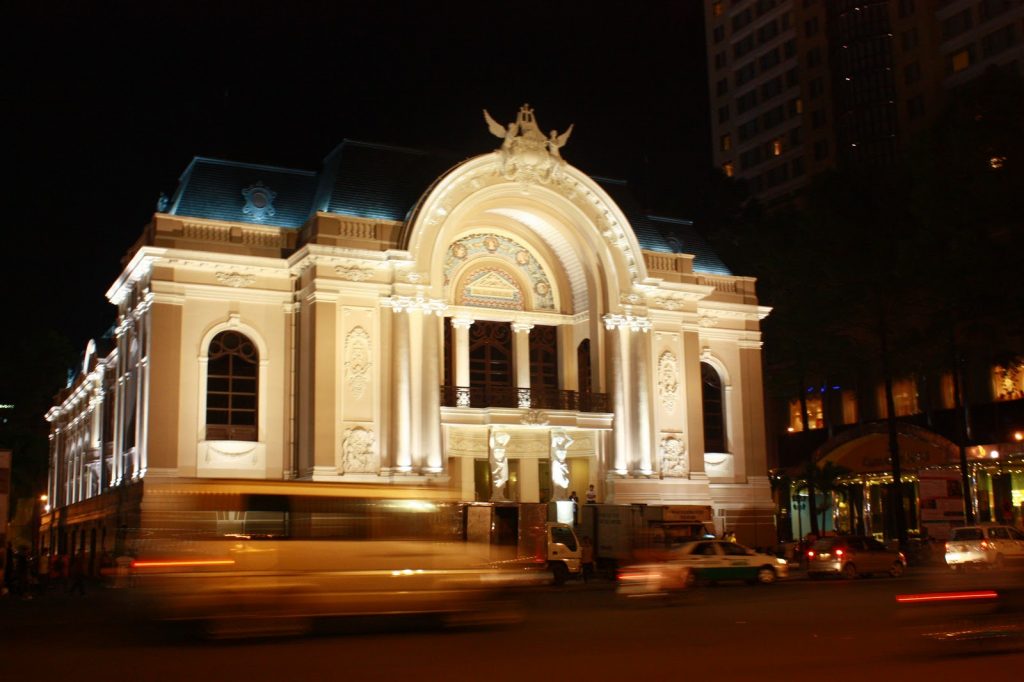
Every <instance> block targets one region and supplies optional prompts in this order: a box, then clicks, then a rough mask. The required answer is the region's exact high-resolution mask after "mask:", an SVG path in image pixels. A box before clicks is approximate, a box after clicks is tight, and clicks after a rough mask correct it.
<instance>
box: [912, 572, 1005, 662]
mask: <svg viewBox="0 0 1024 682" xmlns="http://www.w3.org/2000/svg"><path fill="white" fill-rule="evenodd" d="M896 602H897V604H898V605H899V611H898V612H897V617H898V620H899V622H900V624H901V627H902V631H903V634H904V638H903V639H904V641H909V643H910V644H911V645H912V646H913V644H914V642H915V641H916V643H917V645H918V646H923V647H925V648H924V650H923V651H922V653H925V654H927V655H934V654H938V655H940V656H943V657H948V656H955V655H976V654H986V655H990V654H993V653H997V652H1010V651H1021V650H1024V618H1022V614H1024V590H1022V589H1021V587H1020V586H1019V585H1010V586H1001V587H993V588H981V589H967V590H959V591H952V592H925V593H918V594H900V595H897V596H896ZM907 637H910V638H912V639H910V640H908V639H907ZM1011 674H1012V673H1011Z"/></svg>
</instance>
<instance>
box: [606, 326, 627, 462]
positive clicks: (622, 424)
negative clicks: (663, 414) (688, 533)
mask: <svg viewBox="0 0 1024 682" xmlns="http://www.w3.org/2000/svg"><path fill="white" fill-rule="evenodd" d="M605 328H606V329H607V330H608V358H609V359H610V362H611V385H612V386H611V388H612V390H611V397H612V405H611V407H612V413H613V414H614V415H615V417H614V421H613V422H612V432H613V436H614V440H613V443H612V460H611V465H612V466H611V469H610V471H609V472H608V473H613V474H616V475H619V476H625V475H626V474H627V473H628V471H629V469H628V464H627V461H626V454H627V451H628V449H629V443H628V442H627V439H626V435H627V433H628V424H627V419H628V414H627V405H626V384H625V382H626V364H625V363H624V362H623V346H624V344H623V338H622V335H623V332H622V330H621V329H619V328H618V327H617V326H614V325H613V326H607V322H606V327H605Z"/></svg>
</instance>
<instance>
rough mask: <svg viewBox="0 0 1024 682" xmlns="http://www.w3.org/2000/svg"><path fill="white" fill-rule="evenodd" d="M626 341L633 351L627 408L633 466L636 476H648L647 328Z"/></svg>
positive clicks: (633, 334)
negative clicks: (629, 406)
mask: <svg viewBox="0 0 1024 682" xmlns="http://www.w3.org/2000/svg"><path fill="white" fill-rule="evenodd" d="M631 333H632V338H630V342H631V344H632V346H633V352H632V353H631V354H630V359H631V361H632V363H633V366H632V371H631V374H632V375H633V381H632V382H631V386H630V388H631V389H632V393H633V395H632V396H631V399H630V405H631V406H632V408H633V442H634V444H635V448H636V451H635V460H634V461H635V462H636V464H635V466H636V467H637V469H636V472H635V473H637V474H638V475H640V476H650V475H651V474H652V473H654V467H653V464H652V455H653V450H652V445H651V390H650V389H651V380H650V366H651V365H650V356H651V341H650V338H649V334H648V333H647V329H643V331H642V333H639V334H638V333H636V332H635V331H633V332H631Z"/></svg>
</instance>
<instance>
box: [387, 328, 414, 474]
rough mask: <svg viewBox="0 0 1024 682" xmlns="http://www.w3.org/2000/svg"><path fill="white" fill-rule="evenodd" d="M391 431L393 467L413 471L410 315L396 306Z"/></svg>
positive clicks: (401, 470) (399, 470) (393, 333)
mask: <svg viewBox="0 0 1024 682" xmlns="http://www.w3.org/2000/svg"><path fill="white" fill-rule="evenodd" d="M392 336H393V338H392V346H393V348H394V351H395V352H394V356H393V357H392V362H393V363H394V364H393V367H394V371H393V372H392V375H391V376H392V386H391V431H392V434H393V435H392V441H391V442H392V443H393V447H394V467H395V471H398V472H403V473H408V472H410V471H412V393H411V391H412V384H411V380H412V375H411V369H410V364H409V362H410V355H409V350H410V348H409V315H408V314H407V313H406V312H405V311H404V310H400V309H397V308H396V309H395V317H394V325H393V326H392Z"/></svg>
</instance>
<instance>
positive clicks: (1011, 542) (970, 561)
mask: <svg viewBox="0 0 1024 682" xmlns="http://www.w3.org/2000/svg"><path fill="white" fill-rule="evenodd" d="M1022 560H1024V533H1021V532H1020V531H1019V530H1017V529H1016V528H1014V527H1013V526H1003V525H998V524H994V523H980V524H978V525H975V526H964V527H962V528H954V529H953V535H952V537H950V539H949V540H948V541H947V542H946V565H947V566H949V567H950V568H952V569H953V570H961V569H964V568H968V567H971V566H979V567H989V568H1001V567H1002V566H1003V565H1004V564H1006V563H1009V562H1012V561H1022Z"/></svg>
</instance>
